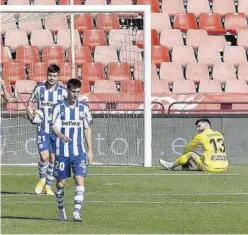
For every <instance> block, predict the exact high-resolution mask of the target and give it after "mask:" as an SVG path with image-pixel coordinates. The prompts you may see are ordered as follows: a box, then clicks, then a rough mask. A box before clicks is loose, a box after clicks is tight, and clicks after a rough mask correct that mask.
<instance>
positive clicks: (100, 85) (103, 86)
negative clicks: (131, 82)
mask: <svg viewBox="0 0 248 235" xmlns="http://www.w3.org/2000/svg"><path fill="white" fill-rule="evenodd" d="M94 93H105V94H109V93H117V88H116V84H115V81H112V80H96V81H95V84H94Z"/></svg>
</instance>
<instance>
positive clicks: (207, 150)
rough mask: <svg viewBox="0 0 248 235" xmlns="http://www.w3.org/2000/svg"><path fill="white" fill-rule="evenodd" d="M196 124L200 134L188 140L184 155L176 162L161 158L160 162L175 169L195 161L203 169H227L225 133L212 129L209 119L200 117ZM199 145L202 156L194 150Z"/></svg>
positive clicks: (213, 170) (208, 170)
mask: <svg viewBox="0 0 248 235" xmlns="http://www.w3.org/2000/svg"><path fill="white" fill-rule="evenodd" d="M195 125H196V128H197V132H198V134H196V135H195V136H194V138H193V139H192V140H191V141H189V142H188V144H187V145H186V147H185V148H184V152H183V155H181V156H179V157H178V158H177V159H176V160H175V162H172V163H170V162H166V161H165V160H163V159H160V160H159V163H160V164H161V165H162V166H163V167H165V168H166V169H168V170H173V169H174V168H176V167H178V166H184V165H186V164H188V163H189V162H190V161H193V162H194V163H195V164H196V166H197V167H198V169H199V170H201V171H207V172H223V171H226V170H227V167H228V160H227V156H226V147H225V142H224V137H223V135H222V134H221V133H220V132H218V131H215V130H212V129H211V123H210V121H209V120H208V119H199V120H197V121H196V123H195ZM198 146H201V147H202V149H203V155H202V156H201V155H199V154H198V153H196V152H194V150H195V149H196V148H197V147H198Z"/></svg>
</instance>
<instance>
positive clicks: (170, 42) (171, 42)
mask: <svg viewBox="0 0 248 235" xmlns="http://www.w3.org/2000/svg"><path fill="white" fill-rule="evenodd" d="M160 45H161V46H166V47H168V48H169V49H170V50H171V49H172V47H173V46H179V45H184V42H183V36H182V33H181V31H180V30H179V29H164V30H163V31H162V33H161V35H160Z"/></svg>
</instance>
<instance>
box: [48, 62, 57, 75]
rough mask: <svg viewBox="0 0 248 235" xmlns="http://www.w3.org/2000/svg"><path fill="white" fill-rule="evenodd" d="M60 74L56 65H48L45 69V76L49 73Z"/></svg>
mask: <svg viewBox="0 0 248 235" xmlns="http://www.w3.org/2000/svg"><path fill="white" fill-rule="evenodd" d="M59 72H60V68H59V66H58V65H56V64H50V65H49V66H48V68H47V74H49V73H58V74H59Z"/></svg>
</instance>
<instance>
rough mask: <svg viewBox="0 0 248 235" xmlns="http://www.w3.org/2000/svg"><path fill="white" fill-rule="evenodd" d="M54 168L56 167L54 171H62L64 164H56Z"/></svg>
mask: <svg viewBox="0 0 248 235" xmlns="http://www.w3.org/2000/svg"><path fill="white" fill-rule="evenodd" d="M55 167H56V169H59V170H60V171H63V170H64V169H65V163H64V162H56V163H55Z"/></svg>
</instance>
